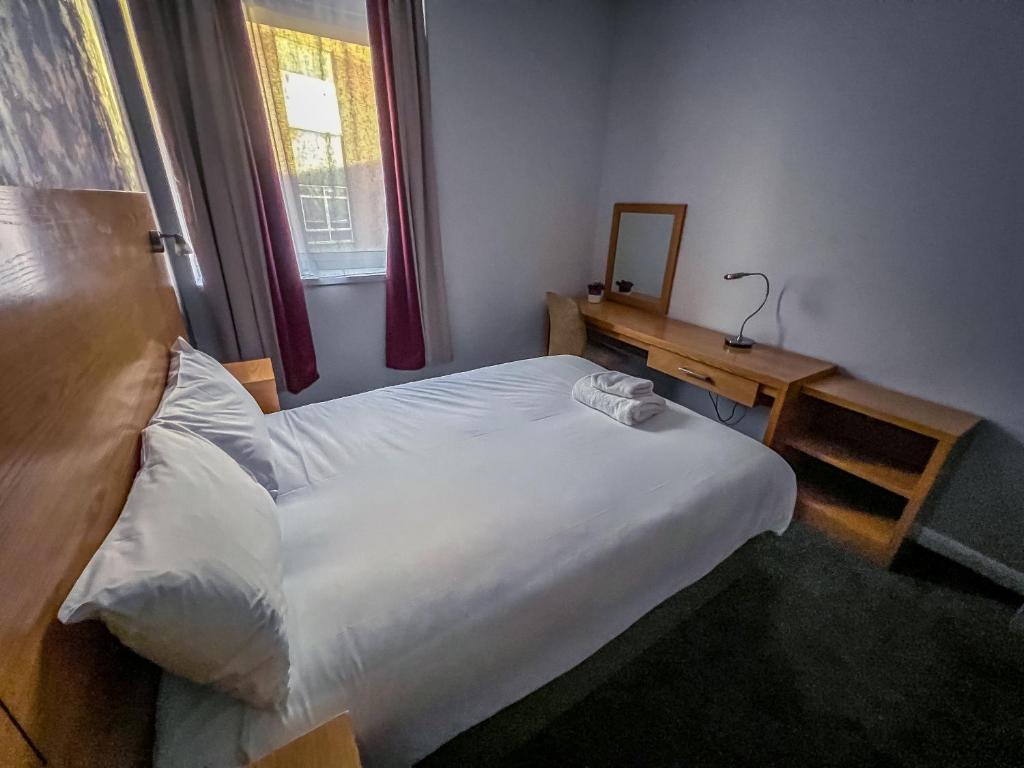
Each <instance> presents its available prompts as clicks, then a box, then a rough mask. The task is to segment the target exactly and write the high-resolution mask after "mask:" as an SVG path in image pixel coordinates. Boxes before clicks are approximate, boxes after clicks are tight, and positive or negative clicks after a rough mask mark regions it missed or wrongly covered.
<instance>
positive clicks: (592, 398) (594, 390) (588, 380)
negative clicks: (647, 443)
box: [572, 371, 665, 427]
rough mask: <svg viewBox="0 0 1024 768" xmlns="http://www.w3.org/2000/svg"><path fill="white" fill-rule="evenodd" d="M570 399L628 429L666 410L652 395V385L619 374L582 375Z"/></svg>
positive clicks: (603, 372)
mask: <svg viewBox="0 0 1024 768" xmlns="http://www.w3.org/2000/svg"><path fill="white" fill-rule="evenodd" d="M572 396H573V398H575V399H576V400H578V401H579V402H581V403H583V404H584V405H588V406H590V407H591V408H593V409H594V410H597V411H601V413H604V414H607V415H608V416H611V417H612V418H613V419H615V420H616V421H621V422H622V423H623V424H626V425H628V426H631V427H632V426H634V425H636V424H639V423H640V422H642V421H647V419H649V418H651V416H654V415H656V414H659V413H661V412H662V410H664V408H665V400H664V398H661V397H659V396H658V395H656V394H654V384H653V383H652V382H650V381H648V380H647V379H638V378H637V377H636V376H629V375H628V374H625V373H620V372H619V371H602V372H601V373H592V374H590V375H589V376H584V377H583V378H582V379H580V380H579V381H577V382H576V383H575V384H574V385H573V388H572Z"/></svg>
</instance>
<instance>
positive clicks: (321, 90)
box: [282, 72, 341, 136]
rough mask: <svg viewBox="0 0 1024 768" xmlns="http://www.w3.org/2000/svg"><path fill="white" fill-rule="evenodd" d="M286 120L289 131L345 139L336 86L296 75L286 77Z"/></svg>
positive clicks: (284, 84) (288, 74)
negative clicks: (294, 130) (336, 135)
mask: <svg viewBox="0 0 1024 768" xmlns="http://www.w3.org/2000/svg"><path fill="white" fill-rule="evenodd" d="M282 75H283V78H282V84H283V86H284V108H285V118H286V120H287V122H288V127H289V128H302V129H303V130H307V131H316V132H317V133H333V134H338V135H339V136H340V135H341V115H340V114H339V112H338V94H337V93H336V92H335V90H334V83H332V82H329V81H327V80H318V79H317V78H315V77H309V76H308V75H296V74H295V73H294V72H283V73H282Z"/></svg>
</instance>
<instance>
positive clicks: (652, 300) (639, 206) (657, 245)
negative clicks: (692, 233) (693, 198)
mask: <svg viewBox="0 0 1024 768" xmlns="http://www.w3.org/2000/svg"><path fill="white" fill-rule="evenodd" d="M685 219H686V206H685V205H670V204H666V203H616V204H615V208H614V210H613V212H612V234H611V240H610V241H609V243H608V268H607V270H606V271H605V292H606V295H607V297H608V298H609V299H611V300H612V301H618V302H622V303H623V304H630V305H632V306H635V307H639V308H641V309H646V310H648V311H650V312H657V313H658V314H661V315H664V314H666V313H667V312H668V305H669V300H670V299H671V298H672V281H673V279H674V278H675V274H676V261H677V260H678V258H679V243H680V241H681V240H682V237H683V222H684V220H685Z"/></svg>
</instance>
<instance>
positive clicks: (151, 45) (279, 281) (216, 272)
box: [130, 0, 317, 392]
mask: <svg viewBox="0 0 1024 768" xmlns="http://www.w3.org/2000/svg"><path fill="white" fill-rule="evenodd" d="M130 9H131V11H132V21H133V23H134V26H135V29H136V32H137V35H138V38H139V43H140V47H141V49H142V55H143V60H144V64H145V69H146V74H147V77H148V79H149V81H150V84H151V88H152V92H153V97H154V101H155V103H156V107H157V112H158V115H159V118H160V125H161V127H162V130H163V134H164V139H165V142H166V144H167V147H168V151H169V153H170V155H171V158H170V159H171V165H172V170H173V173H174V174H175V176H176V177H177V178H176V182H177V187H178V190H179V192H180V194H181V197H182V207H183V208H184V213H185V218H186V220H187V223H188V228H189V234H190V236H191V238H192V246H193V249H194V250H195V252H196V255H197V257H198V260H199V264H200V267H201V269H202V273H203V289H202V293H203V296H204V299H205V301H206V303H207V304H208V308H209V310H210V312H209V314H210V315H211V316H212V318H213V324H214V326H215V328H214V329H212V330H213V333H212V334H207V335H208V336H209V335H212V336H213V338H215V339H216V343H217V345H218V347H219V348H218V349H212V350H207V351H208V352H211V354H214V355H215V356H216V357H218V358H219V359H220V360H223V361H229V360H239V359H252V358H260V357H269V358H271V359H272V360H273V361H274V367H275V369H276V373H277V375H278V381H281V382H285V383H286V384H287V386H288V389H289V390H291V391H293V392H297V391H299V390H300V389H302V388H303V387H305V386H308V385H309V384H310V383H312V381H315V380H316V378H317V373H316V360H315V354H314V352H313V346H312V336H311V333H310V330H309V322H308V318H307V317H306V307H305V299H304V297H303V294H302V286H301V280H300V278H299V273H298V264H297V262H296V260H295V254H294V250H293V247H292V244H291V236H290V232H289V229H288V223H287V219H286V214H285V209H284V204H283V199H281V191H280V185H279V182H278V181H277V178H276V166H275V164H274V160H273V152H272V149H271V146H270V138H269V129H268V128H267V126H266V118H265V114H264V112H263V104H262V101H261V100H260V99H261V97H260V95H259V89H258V85H257V84H256V81H255V77H256V75H255V69H254V67H253V64H252V60H251V53H250V51H249V44H248V38H247V35H246V28H245V23H244V15H243V13H242V9H241V6H240V4H239V2H238V0H175V2H165V0H130ZM250 81H251V82H250ZM254 101H255V103H253V102H254ZM264 145H266V146H264Z"/></svg>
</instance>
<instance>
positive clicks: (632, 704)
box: [424, 525, 1024, 768]
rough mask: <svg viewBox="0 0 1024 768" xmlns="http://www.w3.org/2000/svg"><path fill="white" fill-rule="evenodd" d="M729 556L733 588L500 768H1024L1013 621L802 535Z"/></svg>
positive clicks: (1022, 664)
mask: <svg viewBox="0 0 1024 768" xmlns="http://www.w3.org/2000/svg"><path fill="white" fill-rule="evenodd" d="M734 558H737V559H739V560H740V561H742V572H741V575H740V576H739V577H738V578H736V579H733V580H731V582H730V584H729V585H728V586H726V587H725V588H724V589H723V590H722V591H721V592H719V593H717V594H715V595H714V596H713V597H711V598H710V599H709V600H708V601H707V602H705V603H704V604H703V605H702V606H700V607H699V608H697V609H696V611H695V612H694V613H693V614H692V615H691V616H688V617H687V618H685V619H683V620H681V621H679V623H678V624H676V625H675V626H674V627H673V628H672V629H671V630H670V631H668V632H667V633H665V634H664V636H662V637H661V639H658V640H656V641H654V642H653V644H652V645H650V646H649V647H647V648H646V649H645V650H643V651H642V652H640V653H638V655H636V657H635V658H632V659H631V660H629V661H627V662H625V663H624V664H623V665H622V666H621V667H620V668H618V669H617V670H616V671H615V672H613V673H612V674H611V675H610V676H609V677H608V678H607V679H605V680H604V681H603V682H602V683H600V684H599V685H597V687H596V689H595V690H593V691H591V692H590V693H589V695H587V696H585V698H582V700H581V701H579V702H578V703H576V704H575V705H573V706H571V707H570V708H568V709H567V710H566V711H564V712H562V714H560V715H558V716H556V717H554V718H553V719H552V720H550V721H549V722H544V723H535V724H534V726H535V728H534V735H533V736H532V737H530V738H528V739H526V740H525V743H519V744H518V745H512V746H511V747H510V752H509V753H507V754H504V755H503V757H502V758H501V759H500V761H498V762H497V764H499V765H504V766H516V767H518V766H549V765H550V766H566V768H571V767H573V766H580V767H582V766H589V767H591V768H597V767H598V766H713V765H728V766H759V767H763V766H911V767H916V766H922V767H923V766H944V767H948V768H955V767H956V766H986V767H988V768H1001V767H1002V766H1007V767H1010V766H1013V768H1019V767H1020V766H1024V637H1021V635H1019V634H1014V633H1012V632H1010V631H1009V629H1008V624H1009V620H1010V618H1011V616H1012V614H1013V609H1012V608H1010V607H1008V606H1006V605H1004V604H1001V603H999V602H996V601H993V600H990V599H987V598H985V597H980V596H977V595H974V594H967V593H962V592H959V591H957V590H955V589H949V588H946V587H942V586H937V585H935V584H932V583H929V582H927V581H924V580H921V579H918V578H913V577H910V576H906V575H900V574H897V573H892V572H887V571H882V570H879V569H876V568H873V567H872V566H870V565H868V564H866V563H864V562H863V561H861V560H860V559H859V558H857V557H856V556H855V555H852V554H850V553H848V552H846V551H845V550H843V549H841V548H839V547H837V546H836V545H834V544H833V543H831V542H829V541H828V540H826V539H825V538H824V537H822V536H820V535H819V534H817V533H816V532H814V531H812V530H810V529H807V528H805V527H803V526H800V525H794V526H793V527H792V528H791V529H790V531H789V532H787V534H786V535H785V536H783V537H781V538H776V537H774V536H764V537H759V538H758V539H757V540H755V541H753V542H751V543H750V544H748V545H747V546H746V547H744V549H743V550H741V551H740V552H739V553H737V554H736V555H734ZM707 578H708V579H712V580H713V579H715V578H716V574H714V573H713V574H711V575H710V576H709V577H707ZM627 634H628V633H627ZM544 695H545V691H544V689H542V690H541V691H539V692H538V693H537V694H534V696H535V697H543V696H544ZM511 709H513V708H510V710H511ZM502 716H503V714H502V713H499V714H498V715H497V716H495V718H494V720H496V721H498V720H500V719H501V718H502ZM494 733H495V729H493V728H490V729H489V728H488V724H487V723H485V724H483V726H480V727H478V728H476V729H473V730H471V731H469V732H467V733H466V734H463V735H462V736H460V737H459V738H458V739H456V740H454V741H453V742H452V743H451V744H449V745H447V746H446V747H443V748H442V749H441V750H439V751H438V752H436V753H435V754H434V755H433V756H431V757H430V758H428V759H427V761H425V763H424V765H429V766H430V768H439V767H440V766H445V765H472V764H476V761H475V760H474V758H473V755H474V752H475V751H479V754H481V755H484V754H488V755H491V754H493V753H495V751H501V745H495V744H493V743H487V740H488V739H493V738H494ZM481 762H483V761H482V760H481ZM487 762H491V763H493V762H494V761H493V760H488V761H487Z"/></svg>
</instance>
